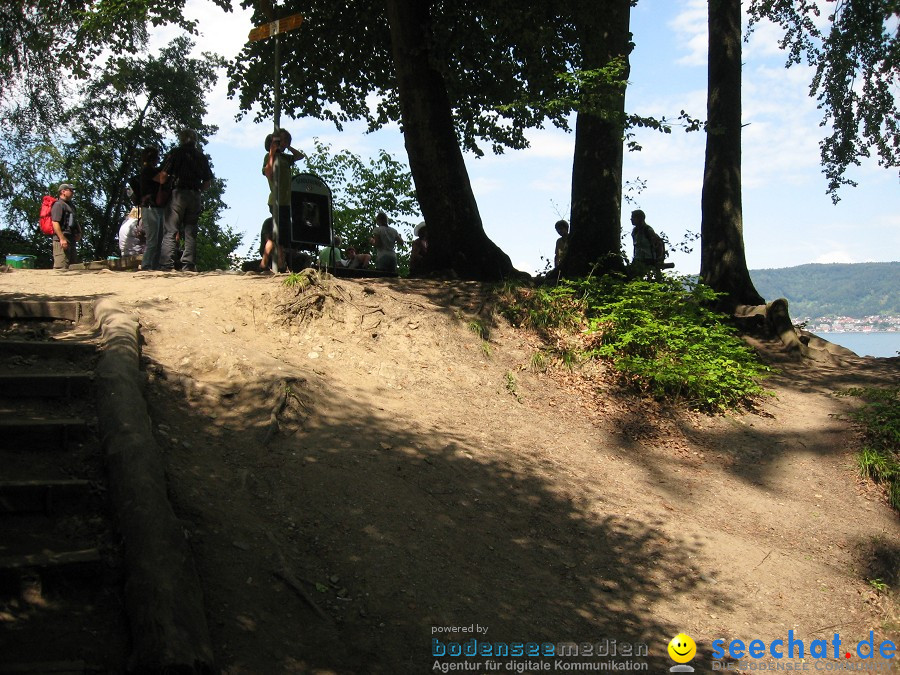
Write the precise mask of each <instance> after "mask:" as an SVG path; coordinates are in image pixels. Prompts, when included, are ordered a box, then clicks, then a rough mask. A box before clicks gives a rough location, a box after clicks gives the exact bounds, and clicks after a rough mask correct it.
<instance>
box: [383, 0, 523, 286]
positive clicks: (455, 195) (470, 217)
mask: <svg viewBox="0 0 900 675" xmlns="http://www.w3.org/2000/svg"><path fill="white" fill-rule="evenodd" d="M430 4H431V3H430V2H425V1H423V0H386V7H387V15H388V22H389V24H390V28H391V47H392V51H393V58H394V67H395V69H396V73H397V89H398V93H399V98H400V114H401V120H402V127H403V136H404V139H405V144H406V152H407V155H408V156H409V167H410V172H411V173H412V176H413V181H414V183H415V186H416V195H417V197H418V200H419V206H420V207H421V209H422V215H424V216H425V221H426V222H427V223H428V243H429V257H430V261H429V265H430V267H431V268H432V269H434V270H436V271H450V270H452V271H453V272H454V273H455V274H456V275H458V276H459V277H462V278H465V279H479V280H500V279H503V278H506V277H508V276H509V275H510V274H511V273H513V272H514V271H515V270H514V269H513V266H512V262H511V261H510V259H509V256H508V255H506V254H505V253H504V252H503V251H501V250H500V248H499V247H498V246H497V245H496V244H494V243H493V242H492V241H491V240H490V239H489V238H488V236H487V235H486V234H485V232H484V227H483V225H482V222H481V216H480V214H479V213H478V205H477V204H476V202H475V195H474V193H473V192H472V186H471V184H470V182H469V174H468V172H467V171H466V165H465V162H464V161H463V156H462V151H461V150H460V148H459V143H458V142H457V139H456V133H455V130H454V124H453V115H452V111H451V106H450V98H449V96H448V94H447V87H446V84H445V82H444V80H443V76H442V75H441V73H440V71H439V70H438V68H437V66H436V64H435V63H433V61H432V58H431V55H430V53H429V47H428V42H429V36H430V35H431V14H430Z"/></svg>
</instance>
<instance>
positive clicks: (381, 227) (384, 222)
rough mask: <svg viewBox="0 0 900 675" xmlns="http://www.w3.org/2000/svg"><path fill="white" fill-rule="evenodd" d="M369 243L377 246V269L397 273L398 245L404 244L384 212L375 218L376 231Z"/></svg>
mask: <svg viewBox="0 0 900 675" xmlns="http://www.w3.org/2000/svg"><path fill="white" fill-rule="evenodd" d="M369 241H370V242H371V243H372V244H374V245H375V269H377V270H381V271H382V272H395V273H396V271H397V251H396V248H395V247H396V245H397V244H402V243H403V239H402V237H401V236H400V233H399V232H397V230H395V229H394V228H393V227H391V226H390V225H388V217H387V214H386V213H385V212H384V211H379V213H378V215H377V216H375V231H374V232H373V233H372V237H371V239H369Z"/></svg>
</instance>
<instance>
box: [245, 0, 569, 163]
mask: <svg viewBox="0 0 900 675" xmlns="http://www.w3.org/2000/svg"><path fill="white" fill-rule="evenodd" d="M241 5H242V6H243V7H246V8H253V9H254V10H255V12H254V16H253V21H254V23H255V24H259V23H263V22H265V21H269V20H271V18H272V17H270V16H268V15H267V14H266V11H265V9H264V7H265V5H264V4H263V3H259V2H256V1H255V0H242V2H241ZM430 11H431V15H432V28H433V35H431V37H430V40H429V49H430V53H431V58H433V59H434V60H435V62H436V63H438V64H439V66H438V68H439V70H440V71H441V72H443V73H445V77H444V80H445V83H446V85H447V87H448V93H449V95H450V104H451V107H452V109H453V111H454V120H455V123H456V125H457V128H456V131H457V136H458V139H459V142H460V144H461V145H462V146H463V147H464V148H465V149H467V150H470V151H472V152H474V153H476V154H483V151H482V150H481V148H480V147H479V144H478V141H479V140H480V139H483V140H487V141H489V142H490V143H491V144H492V148H493V150H494V151H495V152H500V151H501V150H502V148H503V147H504V146H505V147H514V148H523V147H527V141H526V139H525V135H524V130H525V129H527V128H529V127H533V126H539V125H540V123H541V122H542V121H543V119H544V117H543V115H544V112H543V111H539V110H535V109H529V108H520V109H515V110H500V109H499V108H498V107H497V106H498V105H500V104H503V103H511V102H513V101H515V100H519V99H535V98H538V92H551V91H554V92H559V91H560V87H561V86H562V82H561V81H559V80H557V78H556V76H555V74H556V73H558V72H563V71H565V70H566V64H567V63H569V62H570V61H572V60H573V59H574V56H575V55H574V52H573V39H572V36H571V27H570V26H567V25H566V23H565V22H564V21H563V19H562V17H561V15H560V13H559V12H558V11H557V10H556V9H555V8H554V7H553V6H551V5H549V4H543V5H540V4H536V3H526V4H525V5H523V4H522V3H513V2H511V1H510V0H490V1H488V2H482V3H469V2H462V1H461V0H452V1H450V2H442V3H431V8H430ZM303 16H304V22H303V25H302V27H301V28H300V29H299V30H298V31H296V32H293V33H288V34H285V35H284V36H283V37H282V38H281V40H282V41H283V44H284V48H283V49H282V73H283V78H284V79H285V80H286V81H289V82H290V83H291V86H290V87H289V88H287V89H286V90H285V91H284V92H282V96H281V105H282V106H283V109H284V111H285V112H286V113H288V114H289V115H290V116H292V117H295V118H299V117H304V116H311V117H316V118H318V119H323V120H328V121H331V122H333V123H334V124H335V126H336V127H337V128H338V129H341V128H342V127H343V124H344V123H346V122H347V121H350V120H365V121H366V122H368V124H369V126H370V128H372V129H376V128H380V127H382V126H384V125H385V124H388V123H390V122H399V121H400V103H399V96H398V92H397V89H396V82H397V81H396V73H395V70H394V63H393V52H392V48H391V35H390V30H389V26H388V19H387V15H386V10H385V4H384V3H383V2H380V1H378V0H347V2H342V3H333V2H324V1H322V0H314V1H312V2H307V3H305V5H304V9H303ZM566 31H568V36H567V37H566V39H561V37H560V36H561V35H562V34H563V33H564V32H566ZM301 44H302V48H295V45H297V46H298V47H299V45H301ZM273 58H274V55H273V50H272V45H271V44H270V43H267V41H264V40H263V41H258V42H252V43H248V44H247V45H246V46H245V47H244V49H243V51H242V52H241V53H240V54H238V56H237V57H236V58H235V59H234V61H232V62H231V63H230V64H229V68H228V76H229V95H231V96H237V97H238V100H239V104H240V109H241V110H242V112H243V113H245V114H246V113H249V112H250V111H251V110H253V111H254V112H255V113H256V118H257V119H260V120H262V119H265V118H267V117H271V115H272V113H273V111H274V108H273V102H274V92H273V91H272V82H271V80H272V78H271V73H272V69H273V65H274V64H273ZM372 100H375V101H377V103H376V105H375V106H371V105H370V103H371V101H372ZM552 120H553V122H554V123H556V124H558V125H559V126H562V127H565V126H566V118H565V115H564V114H562V113H556V112H553V113H552Z"/></svg>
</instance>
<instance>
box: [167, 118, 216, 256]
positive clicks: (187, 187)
mask: <svg viewBox="0 0 900 675" xmlns="http://www.w3.org/2000/svg"><path fill="white" fill-rule="evenodd" d="M178 142H179V145H178V147H176V148H174V149H173V150H171V151H170V152H169V154H168V155H167V156H166V158H165V160H164V161H163V164H162V169H161V170H160V172H159V182H160V183H165V182H166V181H167V180H168V179H169V178H170V177H171V179H172V201H171V202H170V204H169V209H168V211H166V215H165V218H164V220H163V239H162V247H161V252H160V256H159V269H162V270H166V271H168V270H172V269H173V268H174V265H175V261H174V258H175V248H176V245H177V244H176V236H177V235H178V233H179V231H180V232H183V238H184V251H183V252H182V254H181V270H182V271H183V272H196V271H197V264H196V262H197V261H196V255H197V220H198V219H199V218H200V209H201V204H200V193H201V191H203V190H206V189H207V188H208V187H209V185H210V183H211V182H212V171H211V170H210V168H209V160H207V159H206V155H204V154H203V152H202V151H201V150H200V149H199V148H198V147H197V133H196V132H195V131H194V130H193V129H187V128H185V129H182V130H181V131H179V132H178Z"/></svg>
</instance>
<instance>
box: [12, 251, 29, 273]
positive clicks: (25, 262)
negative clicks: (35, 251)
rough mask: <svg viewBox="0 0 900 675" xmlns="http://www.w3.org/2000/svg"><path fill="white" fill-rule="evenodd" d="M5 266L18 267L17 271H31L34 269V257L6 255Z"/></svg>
mask: <svg viewBox="0 0 900 675" xmlns="http://www.w3.org/2000/svg"><path fill="white" fill-rule="evenodd" d="M6 264H7V265H9V266H10V267H18V268H19V269H24V270H33V269H34V256H33V255H19V254H17V253H10V254H7V256H6Z"/></svg>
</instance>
